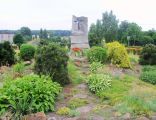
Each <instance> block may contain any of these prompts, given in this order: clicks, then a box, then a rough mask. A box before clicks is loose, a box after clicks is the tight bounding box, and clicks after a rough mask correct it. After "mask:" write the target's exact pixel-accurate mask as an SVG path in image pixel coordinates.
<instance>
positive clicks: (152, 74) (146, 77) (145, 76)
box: [140, 70, 156, 85]
mask: <svg viewBox="0 0 156 120" xmlns="http://www.w3.org/2000/svg"><path fill="white" fill-rule="evenodd" d="M140 79H141V80H143V81H145V82H149V83H151V84H154V85H155V84H156V70H153V71H145V72H142V73H141V76H140Z"/></svg>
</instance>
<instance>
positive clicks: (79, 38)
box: [71, 16, 89, 49]
mask: <svg viewBox="0 0 156 120" xmlns="http://www.w3.org/2000/svg"><path fill="white" fill-rule="evenodd" d="M72 48H81V49H85V48H89V43H88V18H87V17H76V16H73V18H72V34H71V49H72Z"/></svg>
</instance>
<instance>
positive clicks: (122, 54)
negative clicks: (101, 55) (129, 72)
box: [106, 42, 131, 68]
mask: <svg viewBox="0 0 156 120" xmlns="http://www.w3.org/2000/svg"><path fill="white" fill-rule="evenodd" d="M106 46H107V49H108V59H109V60H110V61H111V62H112V63H113V64H115V65H118V66H119V67H122V68H131V64H130V60H129V56H128V53H127V51H126V48H125V46H124V45H122V44H120V43H119V42H111V43H107V45H106Z"/></svg>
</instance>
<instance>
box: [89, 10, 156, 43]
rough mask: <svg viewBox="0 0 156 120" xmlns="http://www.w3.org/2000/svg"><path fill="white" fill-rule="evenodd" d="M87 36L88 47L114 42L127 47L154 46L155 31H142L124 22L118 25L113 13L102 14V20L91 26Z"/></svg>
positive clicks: (155, 41) (138, 27) (155, 39)
mask: <svg viewBox="0 0 156 120" xmlns="http://www.w3.org/2000/svg"><path fill="white" fill-rule="evenodd" d="M88 36H89V43H90V46H97V45H98V46H100V45H102V42H103V41H105V42H112V41H114V40H117V41H119V42H120V43H123V44H125V45H127V46H143V45H145V44H148V43H152V44H156V30H154V29H152V30H148V31H143V30H142V28H141V26H139V25H138V24H137V23H134V22H128V21H126V20H125V21H121V22H120V23H119V20H118V19H117V17H116V15H115V14H113V11H110V12H105V13H103V14H102V19H98V20H97V21H96V23H93V24H91V26H90V30H89V34H88Z"/></svg>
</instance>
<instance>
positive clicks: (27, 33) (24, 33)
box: [20, 27, 32, 41]
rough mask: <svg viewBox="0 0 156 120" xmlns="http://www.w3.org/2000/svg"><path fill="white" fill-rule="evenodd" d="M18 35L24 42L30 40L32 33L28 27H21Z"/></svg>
mask: <svg viewBox="0 0 156 120" xmlns="http://www.w3.org/2000/svg"><path fill="white" fill-rule="evenodd" d="M20 34H21V35H22V36H23V38H24V40H25V41H29V40H31V39H32V33H31V30H30V28H28V27H21V29H20Z"/></svg>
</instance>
